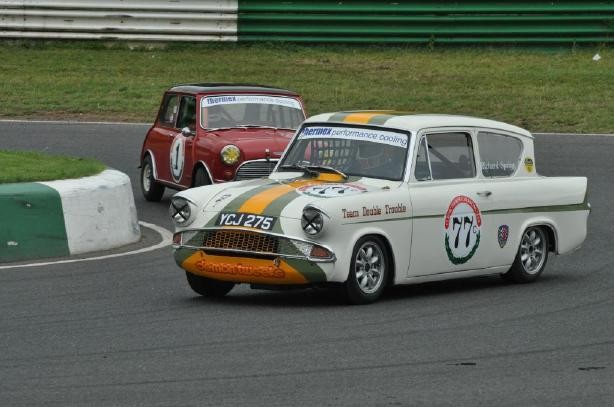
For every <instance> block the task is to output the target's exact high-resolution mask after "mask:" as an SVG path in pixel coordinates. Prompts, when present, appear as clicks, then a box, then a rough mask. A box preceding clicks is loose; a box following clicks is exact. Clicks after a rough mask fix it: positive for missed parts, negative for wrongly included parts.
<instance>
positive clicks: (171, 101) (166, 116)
mask: <svg viewBox="0 0 614 407" xmlns="http://www.w3.org/2000/svg"><path fill="white" fill-rule="evenodd" d="M178 111H179V95H174V94H168V95H166V96H165V97H164V102H163V105H162V111H161V112H160V123H161V124H163V125H165V126H167V127H175V121H176V120H177V112H178Z"/></svg>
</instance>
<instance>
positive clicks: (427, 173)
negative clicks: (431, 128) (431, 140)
mask: <svg viewBox="0 0 614 407" xmlns="http://www.w3.org/2000/svg"><path fill="white" fill-rule="evenodd" d="M414 176H415V177H416V179H417V180H418V181H427V180H430V179H431V167H430V165H429V157H428V155H427V153H426V137H422V140H420V146H419V147H418V155H417V156H416V168H415V169H414Z"/></svg>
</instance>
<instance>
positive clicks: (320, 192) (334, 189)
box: [296, 184, 367, 198]
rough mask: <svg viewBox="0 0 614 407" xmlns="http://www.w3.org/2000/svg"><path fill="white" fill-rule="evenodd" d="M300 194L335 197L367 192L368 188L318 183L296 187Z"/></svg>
mask: <svg viewBox="0 0 614 407" xmlns="http://www.w3.org/2000/svg"><path fill="white" fill-rule="evenodd" d="M296 190H297V192H298V193H299V194H303V195H309V196H315V197H318V198H333V197H335V196H347V195H354V194H361V193H363V192H367V189H366V188H364V187H361V186H359V185H355V184H317V185H305V186H303V187H300V188H297V189H296Z"/></svg>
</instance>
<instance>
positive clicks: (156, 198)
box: [141, 156, 164, 202]
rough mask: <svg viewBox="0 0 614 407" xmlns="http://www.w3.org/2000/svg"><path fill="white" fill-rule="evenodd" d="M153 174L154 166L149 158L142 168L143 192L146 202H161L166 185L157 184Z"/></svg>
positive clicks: (146, 158)
mask: <svg viewBox="0 0 614 407" xmlns="http://www.w3.org/2000/svg"><path fill="white" fill-rule="evenodd" d="M153 174H154V168H153V164H152V162H151V158H150V157H149V156H147V157H145V159H144V160H143V165H142V166H141V191H142V192H143V197H144V198H145V199H146V200H148V201H151V202H160V200H161V199H162V195H164V185H161V184H159V183H157V182H156V179H155V178H154V175H153Z"/></svg>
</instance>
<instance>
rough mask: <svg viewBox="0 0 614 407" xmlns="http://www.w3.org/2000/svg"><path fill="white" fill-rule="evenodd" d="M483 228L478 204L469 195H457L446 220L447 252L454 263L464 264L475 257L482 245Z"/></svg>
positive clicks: (449, 208)
mask: <svg viewBox="0 0 614 407" xmlns="http://www.w3.org/2000/svg"><path fill="white" fill-rule="evenodd" d="M481 228H482V215H481V214H480V209H479V208H478V206H477V204H476V203H475V202H474V201H473V200H472V199H471V198H469V197H468V196H464V195H459V196H457V197H455V198H454V199H453V200H452V202H450V206H449V207H448V210H447V212H446V216H445V221H444V230H445V238H444V243H445V248H446V254H447V255H448V259H449V260H450V262H451V263H452V264H464V263H466V262H467V261H469V259H471V258H472V257H473V255H474V254H475V252H476V251H477V249H478V247H479V245H480V231H481Z"/></svg>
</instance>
